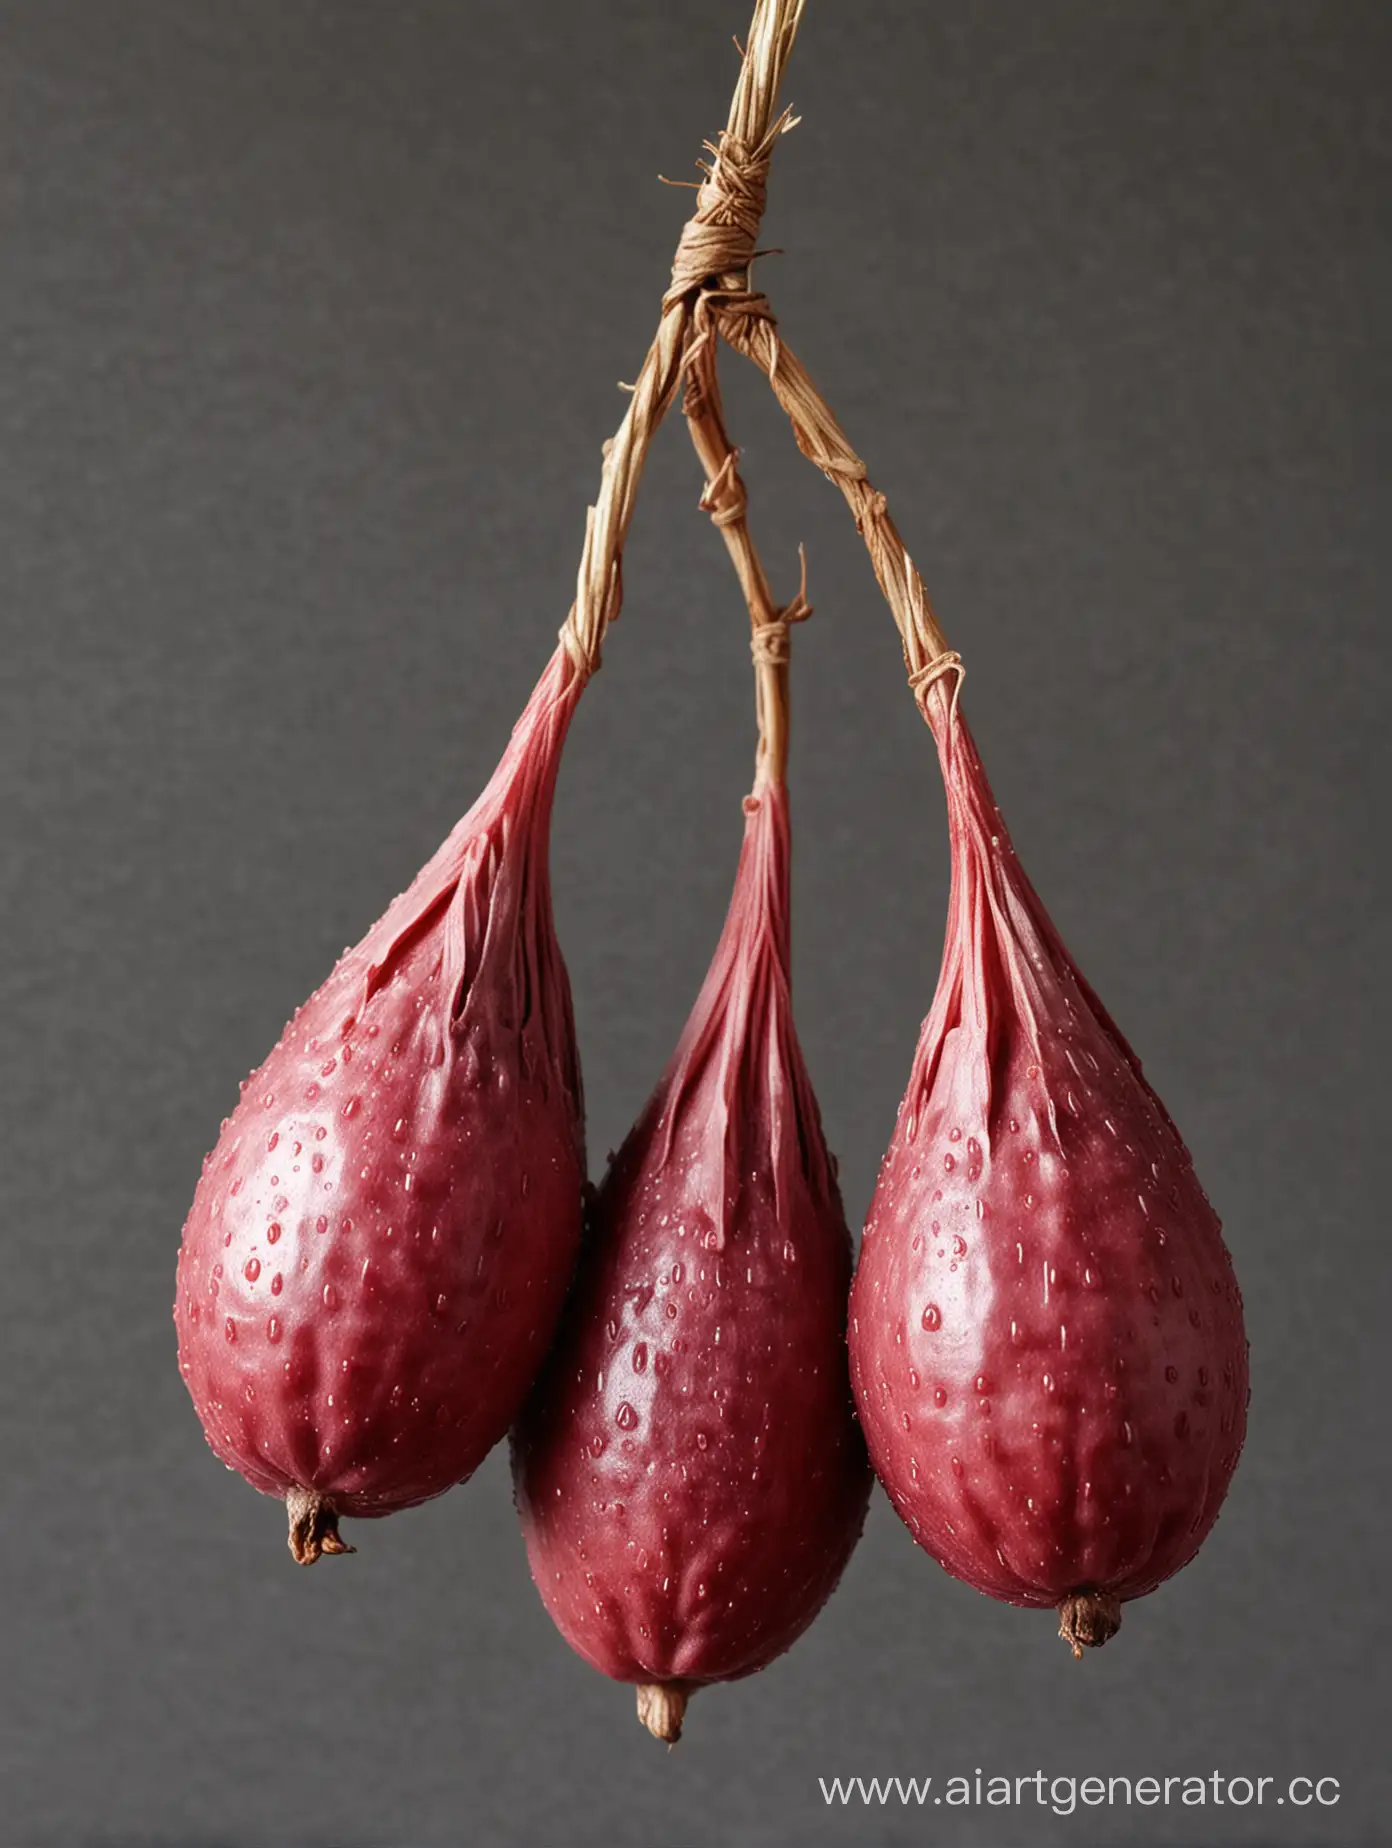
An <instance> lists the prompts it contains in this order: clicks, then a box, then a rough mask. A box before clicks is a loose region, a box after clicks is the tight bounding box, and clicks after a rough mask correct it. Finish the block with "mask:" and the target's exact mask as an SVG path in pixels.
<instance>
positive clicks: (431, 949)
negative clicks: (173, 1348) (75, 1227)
mask: <svg viewBox="0 0 1392 1848" xmlns="http://www.w3.org/2000/svg"><path fill="white" fill-rule="evenodd" d="M582 685H583V681H582V680H581V679H579V677H578V676H577V675H576V673H575V670H574V668H573V667H572V665H571V663H570V659H569V657H568V656H567V654H566V653H565V651H564V649H562V650H558V651H557V653H556V655H555V657H554V658H553V660H552V661H551V664H550V666H549V667H548V668H547V671H546V673H545V674H544V675H543V676H542V679H541V681H540V682H539V683H538V685H537V688H536V690H535V692H534V693H533V695H532V698H531V700H530V702H529V704H528V706H527V709H526V711H525V712H524V713H523V715H522V718H521V720H520V721H519V723H518V725H517V728H516V730H515V732H514V733H513V737H512V741H511V743H510V745H509V747H508V749H507V751H506V753H505V754H504V756H503V759H502V762H501V763H500V764H499V766H498V769H497V771H496V772H495V773H494V776H493V778H492V781H491V782H490V783H489V785H488V787H487V789H486V790H485V791H484V792H483V794H482V796H481V797H480V798H479V800H478V801H477V802H476V803H475V805H474V807H473V808H472V809H471V810H470V812H469V813H468V815H466V816H465V818H464V819H463V821H461V822H460V823H459V825H458V827H456V828H455V830H454V832H453V833H452V834H451V835H450V837H449V839H448V840H447V841H446V842H445V843H444V845H443V846H442V847H441V848H440V850H439V852H438V853H437V854H436V855H435V857H434V859H432V860H431V861H430V863H429V865H427V866H426V867H425V868H424V869H423V870H422V871H421V872H420V873H419V874H418V876H417V877H416V880H415V882H414V883H413V884H412V886H411V887H410V889H409V890H408V891H407V892H405V893H403V894H402V896H401V897H400V898H398V899H397V900H396V902H395V903H394V904H393V905H392V906H391V908H390V909H389V910H388V912H387V913H386V915H385V916H384V917H383V918H382V919H381V921H380V922H379V923H378V924H377V925H376V926H375V927H374V928H373V929H372V930H371V931H370V932H369V933H368V935H367V936H366V937H365V938H364V939H363V941H362V942H361V943H360V944H359V945H358V946H357V947H356V949H352V950H348V951H346V952H345V953H344V956H343V958H342V960H341V961H340V962H339V964H338V966H337V967H336V968H335V970H334V971H333V974H332V975H330V977H329V979H328V980H327V981H326V982H325V983H324V985H323V987H322V988H320V989H319V990H318V992H317V993H316V994H314V995H313V996H311V998H310V999H309V1001H308V1002H306V1003H305V1005H304V1007H302V1008H301V1009H300V1010H299V1012H298V1013H297V1014H296V1015H295V1017H294V1019H293V1020H292V1021H291V1022H290V1024H289V1026H288V1027H287V1028H286V1030H285V1033H284V1034H283V1035H282V1037H281V1040H280V1043H279V1044H278V1045H277V1046H276V1048H275V1050H274V1051H273V1052H272V1053H271V1055H270V1057H269V1058H268V1059H267V1060H266V1062H265V1064H264V1065H262V1066H261V1068H260V1070H259V1071H257V1072H255V1073H253V1074H252V1076H251V1078H250V1079H248V1081H247V1083H246V1084H245V1085H244V1086H243V1087H242V1100H241V1102H240V1103H239V1104H238V1106H237V1108H236V1110H235V1111H234V1112H233V1114H232V1115H231V1117H230V1118H228V1119H227V1121H226V1122H225V1123H224V1125H223V1129H222V1135H221V1137H220V1139H219V1141H218V1145H217V1147H216V1148H215V1149H214V1150H213V1152H212V1154H211V1155H210V1156H209V1157H208V1158H207V1160H206V1161H205V1162H204V1165H203V1177H202V1179H201V1180H200V1182H199V1184H198V1189H197V1192H196V1193H195V1195H194V1201H193V1207H192V1210H191V1211H190V1213H189V1217H188V1222H187V1224H186V1225H185V1227H184V1241H183V1248H182V1250H181V1252H180V1255H179V1273H178V1290H177V1298H176V1302H175V1307H174V1320H175V1323H176V1325H177V1327H178V1331H179V1365H180V1369H181V1371H182V1373H183V1375H184V1379H185V1381H186V1383H187V1385H188V1388H189V1391H190V1393H191V1394H192V1395H193V1402H194V1405H195V1407H196V1408H197V1411H198V1415H199V1417H200V1418H201V1419H202V1421H203V1427H204V1430H205V1431H206V1433H207V1437H208V1442H209V1443H210V1444H211V1445H212V1447H213V1449H214V1451H216V1453H217V1455H218V1456H219V1457H221V1458H222V1460H223V1461H224V1462H225V1463H226V1464H227V1465H228V1466H229V1468H232V1469H237V1470H240V1471H241V1473H242V1474H243V1475H244V1476H245V1477H246V1478H247V1480H248V1481H249V1482H250V1483H252V1484H253V1486H254V1487H256V1488H258V1489H260V1490H261V1491H262V1492H263V1493H265V1494H267V1495H278V1496H284V1497H285V1498H286V1499H287V1501H288V1503H289V1506H290V1516H291V1534H290V1545H291V1551H292V1552H293V1553H294V1555H295V1557H296V1559H298V1560H300V1561H301V1563H303V1564H309V1563H312V1562H313V1560H315V1559H317V1558H318V1557H319V1554H320V1552H321V1551H323V1552H341V1551H345V1550H347V1549H345V1548H344V1546H343V1543H342V1541H341V1540H339V1539H338V1537H337V1517H338V1516H339V1515H344V1514H347V1515H356V1516H370V1515H385V1514H391V1513H393V1512H395V1510H397V1509H399V1508H408V1507H410V1506H411V1505H412V1504H414V1503H416V1502H422V1501H426V1500H428V1499H429V1497H431V1496H433V1495H438V1494H440V1493H441V1492H442V1491H443V1490H445V1489H447V1488H449V1487H450V1486H451V1484H453V1483H456V1482H459V1481H462V1480H463V1479H464V1478H465V1477H466V1476H468V1475H470V1474H471V1473H472V1471H473V1470H474V1469H475V1468H477V1466H478V1464H479V1463H480V1462H481V1461H482V1459H483V1458H484V1456H485V1455H486V1454H487V1452H488V1451H489V1450H490V1449H491V1448H492V1447H493V1445H494V1444H495V1443H497V1441H498V1439H499V1438H500V1437H501V1436H502V1435H503V1433H504V1432H505V1431H506V1430H507V1427H508V1425H509V1424H510V1423H511V1421H512V1418H513V1416H514V1415H515V1413H516V1411H517V1407H518V1405H519V1404H520V1402H521V1400H522V1397H523V1395H524V1393H525V1392H526V1390H527V1388H528V1386H529V1385H530V1384H531V1381H532V1378H533V1375H534V1374H535V1373H536V1370H537V1368H538V1366H539V1365H540V1363H541V1360H542V1357H543V1355H544V1353H545V1350H546V1346H547V1344H548V1342H549V1340H550V1338H551V1334H552V1332H553V1330H554V1327H555V1323H556V1318H557V1315H558V1313H559V1311H560V1307H561V1303H562V1301H563V1298H564V1295H565V1291H566V1287H567V1284H568V1282H569V1279H570V1274H571V1270H572V1268H573V1260H574V1256H575V1252H576V1249H577V1246H578V1242H579V1232H580V1198H581V1188H582V1185H583V1162H584V1156H583V1148H582V1137H583V1131H582V1107H581V1094H580V1072H579V1064H578V1060H577V1057H576V1051H575V1040H574V1029H573V1025H572V1021H571V1007H570V990H569V986H568V983H567V980H566V973H565V966H564V964H563V962H562V960H561V953H560V949H559V947H558V945H557V943H556V938H555V933H554V930H553V927H552V920H551V895H550V881H549V875H548V870H547V850H548V841H549V827H550V815H551V802H552V794H553V791H554V788H555V781H556V771H557V767H558V764H559V761H560V752H561V746H562V743H563V741H564V738H565V734H566V729H567V726H568V724H569V721H570V716H571V713H572V711H573V710H574V706H575V702H576V699H577V698H578V695H579V691H580V688H581V686H582Z"/></svg>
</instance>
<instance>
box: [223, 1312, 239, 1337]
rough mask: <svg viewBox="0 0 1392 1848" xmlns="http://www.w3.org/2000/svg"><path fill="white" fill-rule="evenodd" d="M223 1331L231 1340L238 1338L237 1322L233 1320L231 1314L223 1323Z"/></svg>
mask: <svg viewBox="0 0 1392 1848" xmlns="http://www.w3.org/2000/svg"><path fill="white" fill-rule="evenodd" d="M222 1332H223V1334H224V1335H226V1337H227V1339H228V1340H229V1341H235V1340H236V1339H237V1324H236V1323H235V1322H234V1321H233V1320H232V1318H231V1316H230V1315H229V1316H228V1318H227V1320H226V1321H225V1322H224V1323H223V1325H222Z"/></svg>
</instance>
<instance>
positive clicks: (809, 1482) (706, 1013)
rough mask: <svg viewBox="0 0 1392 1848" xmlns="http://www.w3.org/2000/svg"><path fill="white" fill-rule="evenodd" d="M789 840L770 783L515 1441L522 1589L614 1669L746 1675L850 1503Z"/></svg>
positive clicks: (840, 1251) (839, 1558)
mask: <svg viewBox="0 0 1392 1848" xmlns="http://www.w3.org/2000/svg"><path fill="white" fill-rule="evenodd" d="M787 840H788V834H787V813H786V801H785V798H784V797H783V795H782V792H781V790H766V791H765V792H764V794H763V795H762V797H761V800H760V801H759V803H758V804H756V805H755V807H754V809H753V811H752V813H751V814H750V816H749V821H748V825H747V833H746V841H745V850H744V854H743V856H742V858H741V863H740V874H739V878H738V880H737V882H736V889H735V897H734V900H733V902H732V905H731V910H730V917H729V920H728V921H727V924H726V929H725V934H724V936H723V937H722V941H721V946H720V948H719V950H718V951H717V954H716V958H715V961H714V963H713V965H712V969H711V973H710V976H709V977H708V978H707V982H706V986H705V988H704V989H703V990H702V994H701V998H700V1000H699V1001H698V1002H697V1005H696V1009H695V1011H694V1012H693V1015H692V1017H691V1020H690V1021H689V1022H688V1024H687V1028H686V1031H685V1033H684V1034H683V1036H682V1041H681V1044H680V1045H679V1047H678V1051H677V1054H676V1056H675V1058H674V1060H673V1063H672V1065H671V1066H670V1067H669V1069H668V1072H667V1074H666V1076H665V1077H664V1079H663V1082H662V1083H661V1084H660V1085H659V1087H658V1089H657V1091H656V1092H655V1094H654V1096H653V1098H652V1100H651V1102H650V1103H649V1105H648V1108H647V1110H646V1111H645V1112H644V1115H643V1117H642V1118H641V1119H640V1121H639V1123H638V1125H637V1126H636V1128H635V1129H634V1130H633V1132H632V1133H631V1134H630V1136H629V1137H628V1139H627V1141H626V1142H625V1143H624V1146H623V1148H622V1149H621V1151H620V1152H619V1154H618V1156H617V1157H616V1158H615V1161H614V1163H613V1165H612V1167H611V1168H610V1170H609V1173H608V1175H607V1177H606V1179H605V1181H604V1184H603V1186H602V1187H601V1189H600V1191H599V1194H598V1197H597V1199H596V1201H595V1204H594V1207H593V1214H592V1219H591V1223H590V1225H589V1227H588V1230H587V1233H586V1241H585V1249H584V1253H583V1255H582V1258H581V1263H580V1268H579V1271H578V1274H577V1282H576V1288H575V1291H574V1294H573V1296H572V1299H571V1301H570V1303H569V1304H568V1306H567V1309H566V1314H565V1317H564V1320H563V1323H562V1328H561V1334H560V1337H559V1339H558V1342H557V1346H556V1349H555V1351H554V1352H553V1354H552V1356H551V1359H550V1361H549V1362H548V1365H547V1369H546V1371H545V1373H544V1374H543V1375H542V1377H541V1379H540V1380H539V1381H538V1384H537V1388H536V1390H535V1392H534V1393H533V1394H532V1397H531V1399H530V1400H529V1402H528V1405H527V1407H526V1410H525V1412H524V1414H523V1417H522V1419H521V1420H520V1421H519V1425H518V1427H517V1430H516V1432H515V1434H514V1448H513V1471H514V1480H515V1483H516V1487H517V1499H518V1507H519V1511H520V1514H521V1518H522V1525H523V1531H524V1533H525V1536H526V1541H527V1552H528V1558H529V1560H530V1563H531V1568H532V1575H533V1578H534V1579H535V1581H536V1584H537V1588H538V1590H539V1591H540V1593H541V1596H542V1598H543V1600H544V1601H545V1604H546V1607H547V1609H548V1610H549V1611H550V1613H551V1615H552V1617H553V1618H554V1620H555V1622H556V1624H557V1626H558V1627H559V1629H560V1630H561V1632H562V1634H563V1635H564V1636H565V1638H566V1640H567V1641H568V1642H569V1643H570V1645H571V1647H572V1648H574V1649H575V1650H576V1651H577V1652H578V1653H579V1654H580V1655H581V1656H583V1657H584V1658H585V1660H586V1661H588V1662H590V1663H591V1664H592V1665H593V1666H594V1667H595V1668H597V1669H599V1670H600V1671H601V1672H602V1673H604V1674H606V1675H610V1676H613V1677H614V1678H615V1679H617V1680H621V1681H630V1682H637V1683H670V1682H674V1681H682V1682H685V1683H695V1684H698V1685H699V1684H700V1683H703V1682H710V1681H722V1680H730V1679H734V1678H736V1677H738V1676H741V1675H747V1674H752V1673H753V1672H754V1671H755V1670H757V1669H759V1668H762V1667H764V1666H765V1665H766V1664H767V1663H768V1662H769V1661H771V1660H772V1659H773V1658H774V1657H775V1656H777V1655H779V1654H780V1653H781V1652H782V1651H783V1650H785V1649H787V1648H788V1647H789V1645H790V1644H791V1643H793V1642H794V1641H795V1639H796V1638H797V1637H798V1636H799V1635H800V1634H801V1633H802V1631H803V1630H804V1629H805V1628H806V1627H807V1625H808V1624H809V1623H810V1622H811V1621H812V1619H813V1617H814V1616H815V1615H816V1613H817V1612H818V1611H819V1610H820V1609H821V1607H822V1605H823V1604H824V1603H825V1601H826V1599H827V1598H828V1597H829V1596H830V1595H831V1592H832V1591H833V1589H834V1588H835V1585H836V1583H837V1581H838V1579H839V1578H840V1576H841V1572H842V1570H843V1568H844V1566H845V1564H846V1561H847V1559H848V1558H849V1557H850V1554H851V1551H852V1549H853V1548H854V1546H855V1543H856V1540H857V1539H858V1537H859V1535H860V1531H861V1528H862V1526H863V1523H864V1519H865V1510H866V1504H867V1501H868V1498H869V1491H870V1473H869V1468H868V1464H867V1461H866V1456H865V1449H864V1443H863V1440H862V1438H861V1436H860V1433H859V1431H858V1429H857V1427H856V1424H855V1420H854V1416H853V1412H852V1408H851V1398H850V1388H849V1381H848V1378H847V1367H846V1355H845V1342H844V1329H845V1315H846V1297H847V1291H848V1289H849V1284H850V1270H851V1251H850V1237H849V1234H848V1232H847V1229H846V1224H845V1218H844V1215H843V1213H842V1209H841V1202H840V1196H839V1193H838V1191H837V1188H836V1182H835V1178H834V1172H833V1168H832V1165H831V1162H830V1158H829V1157H828V1156H827V1153H826V1149H825V1144H824V1143H823V1141H822V1135H821V1128H820V1123H819V1120H818V1117H817V1112H816V1104H815V1100H814V1099H813V1097H812V1093H811V1089H810V1086H809V1084H808V1082H807V1078H806V1073H805V1070H804V1069H803V1066H802V1060H801V1055H800V1053H799V1052H798V1049H797V1042H796V1039H795V1038H794V1036H793V1033H792V1022H791V1008H790V1000H789V995H788V985H787V949H786V939H787V920H786V909H787V899H786V880H787Z"/></svg>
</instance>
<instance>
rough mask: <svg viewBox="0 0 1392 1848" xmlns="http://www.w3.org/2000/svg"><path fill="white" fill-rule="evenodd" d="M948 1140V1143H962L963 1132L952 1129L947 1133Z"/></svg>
mask: <svg viewBox="0 0 1392 1848" xmlns="http://www.w3.org/2000/svg"><path fill="white" fill-rule="evenodd" d="M947 1139H948V1141H949V1142H960V1141H961V1140H962V1132H961V1130H960V1129H950V1130H948V1132H947Z"/></svg>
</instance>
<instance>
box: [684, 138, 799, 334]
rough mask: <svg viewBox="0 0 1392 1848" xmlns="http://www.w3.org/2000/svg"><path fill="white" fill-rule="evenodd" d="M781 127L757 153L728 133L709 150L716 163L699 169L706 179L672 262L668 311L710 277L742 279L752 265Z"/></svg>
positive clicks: (762, 144)
mask: <svg viewBox="0 0 1392 1848" xmlns="http://www.w3.org/2000/svg"><path fill="white" fill-rule="evenodd" d="M781 132H782V130H781V126H780V127H778V128H776V129H775V130H774V131H773V132H772V133H770V134H769V135H767V136H766V137H765V138H764V140H763V141H762V142H761V143H760V145H759V146H758V147H757V148H750V147H746V146H745V144H744V142H742V141H741V140H740V139H739V137H738V136H737V135H732V134H731V133H730V131H729V130H728V129H725V130H723V131H722V132H721V135H720V139H719V140H718V141H708V142H706V144H705V146H706V148H707V149H708V150H709V152H710V154H711V156H712V158H711V161H710V164H709V165H707V164H706V163H705V162H702V163H701V168H702V171H703V172H704V173H705V176H706V177H705V179H704V180H703V181H702V182H701V185H700V186H699V188H698V189H697V193H696V210H695V212H694V213H693V214H692V216H691V217H690V218H689V219H688V220H687V222H686V225H685V227H684V228H683V230H682V234H681V241H680V243H679V244H678V245H677V254H676V257H675V258H674V259H673V262H672V284H671V287H670V288H669V289H668V291H667V293H666V295H664V296H663V298H662V305H663V307H664V308H670V307H671V306H672V305H673V303H674V302H678V301H680V300H681V299H682V298H683V297H684V296H687V295H689V294H691V292H692V291H693V290H695V289H700V288H701V287H702V286H703V285H704V284H705V283H706V282H707V281H708V280H709V279H710V278H711V277H713V276H725V275H730V274H738V273H741V272H743V271H745V270H747V269H748V268H749V265H750V264H751V263H752V262H753V261H754V254H755V252H754V245H755V242H756V240H757V238H758V235H759V221H760V220H761V219H762V217H763V215H764V195H765V191H766V188H767V185H768V171H769V162H770V160H771V158H772V155H773V145H774V142H775V141H776V140H777V138H778V134H779V133H781Z"/></svg>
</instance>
